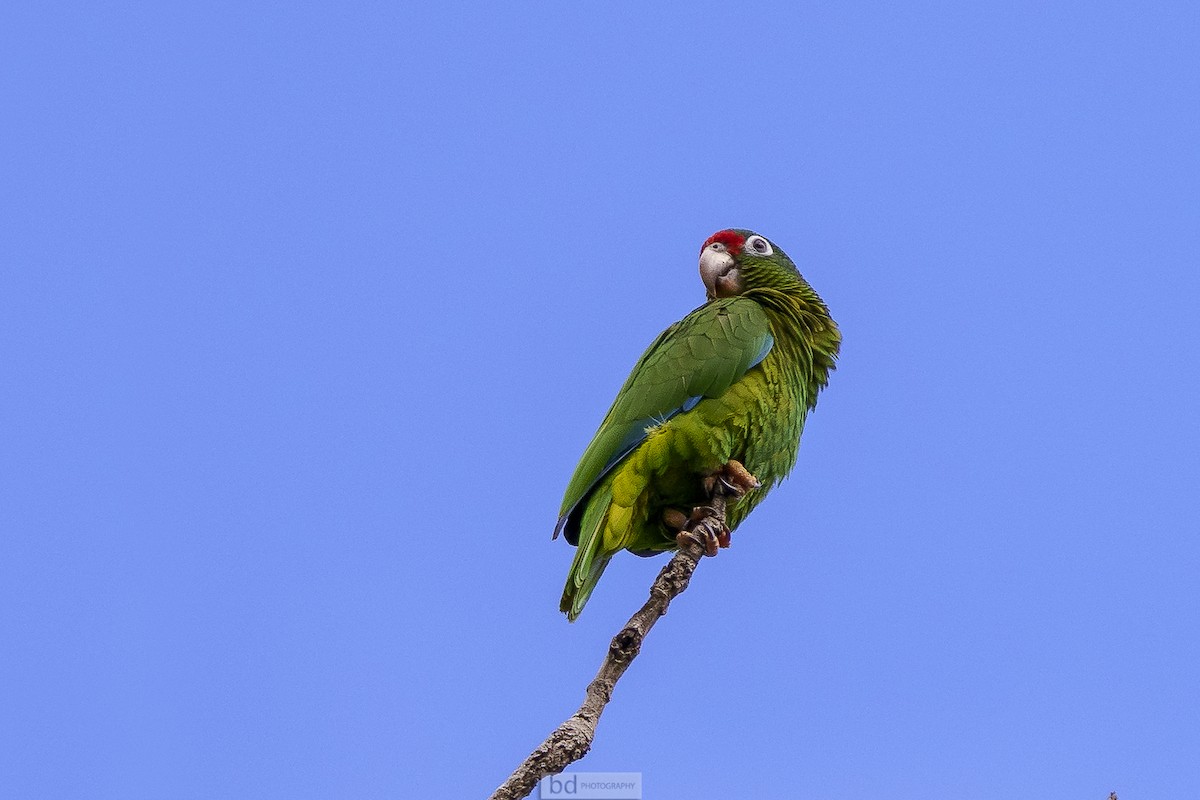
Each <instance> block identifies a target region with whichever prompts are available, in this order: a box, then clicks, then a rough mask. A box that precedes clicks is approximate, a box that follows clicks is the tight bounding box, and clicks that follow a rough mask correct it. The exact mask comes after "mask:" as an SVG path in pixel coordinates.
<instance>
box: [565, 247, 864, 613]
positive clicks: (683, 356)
mask: <svg viewBox="0 0 1200 800" xmlns="http://www.w3.org/2000/svg"><path fill="white" fill-rule="evenodd" d="M700 279H701V281H702V282H703V283H704V289H705V303H704V304H703V305H701V306H700V307H699V308H697V309H695V310H694V311H692V312H691V313H690V314H688V315H687V316H685V317H684V318H683V319H681V320H680V321H678V322H676V323H675V324H674V325H671V326H670V327H669V328H667V329H666V330H665V331H663V332H662V333H661V334H660V335H659V336H658V338H656V339H655V340H654V341H653V342H652V343H651V344H650V346H649V347H648V348H647V349H646V351H645V352H644V353H643V354H642V357H641V358H640V359H638V361H637V363H636V364H635V365H634V367H633V371H632V372H631V373H630V374H629V377H628V378H627V379H626V381H625V384H624V385H623V386H622V387H621V390H620V391H619V392H618V393H617V397H616V399H615V400H614V401H613V404H612V407H611V408H609V410H608V413H607V414H606V415H605V417H604V420H603V421H602V422H601V423H600V428H599V429H598V430H597V431H596V434H595V435H594V436H593V437H592V440H591V442H590V443H589V444H588V446H587V448H586V449H585V450H584V452H583V456H582V457H581V458H580V460H579V464H578V466H577V467H576V468H575V472H574V474H573V475H572V476H571V479H570V481H569V482H568V484H567V488H566V491H565V492H564V495H563V500H562V507H561V509H560V513H559V517H558V524H557V525H556V526H555V528H554V536H553V538H558V536H559V534H560V533H561V534H563V535H564V537H565V539H566V541H567V542H568V543H570V544H572V545H574V546H575V547H576V551H575V556H574V559H573V561H572V562H571V568H570V571H569V573H568V575H567V581H566V586H565V587H564V589H563V593H562V599H561V601H560V603H559V608H560V610H561V611H562V612H563V613H565V614H566V615H567V618H568V619H569V620H570V621H572V622H574V621H575V620H576V619H577V618H578V617H579V614H580V612H581V611H582V610H583V607H584V605H585V604H586V603H587V601H588V598H589V597H590V596H591V594H592V590H593V589H594V588H595V586H596V583H597V582H598V581H599V580H600V576H601V575H602V574H603V572H604V569H605V567H607V566H608V563H609V561H610V560H611V559H612V558H613V556H614V555H616V554H617V553H618V552H620V551H621V550H628V551H630V552H632V553H634V554H636V555H641V556H650V555H655V554H657V553H662V552H666V551H668V550H673V549H676V548H678V547H681V546H683V544H684V543H685V542H686V541H688V540H691V541H695V542H696V543H698V544H700V545H703V547H704V551H705V554H706V555H709V556H713V555H716V553H717V547H718V546H720V547H728V546H729V542H730V533H731V532H732V531H733V530H734V529H736V528H737V526H738V524H739V523H740V522H742V520H744V519H745V518H746V516H747V515H748V514H749V513H750V512H751V511H752V510H753V509H754V507H755V506H757V505H758V504H759V502H761V501H762V499H763V498H764V497H765V496H766V495H767V493H768V492H769V491H770V490H771V489H772V488H773V487H774V486H775V485H776V484H777V483H779V481H781V480H782V479H783V478H785V477H786V476H787V475H788V473H789V472H790V471H791V470H792V467H793V466H794V465H795V463H796V457H797V455H798V452H799V448H800V434H801V432H802V430H803V428H804V422H805V418H806V417H807V415H808V412H809V411H811V410H812V409H813V408H814V407H815V405H816V402H817V393H818V392H820V391H821V390H822V389H823V388H824V387H825V386H826V384H827V383H828V380H829V374H830V372H831V371H832V370H833V369H834V367H835V362H836V360H837V355H838V350H839V348H840V346H841V338H842V337H841V332H840V331H839V330H838V327H837V325H836V323H834V321H833V319H832V317H831V316H830V314H829V309H828V307H827V306H826V305H825V302H824V301H823V300H822V299H821V298H820V297H819V296H818V295H817V293H816V292H815V291H814V290H813V288H812V287H811V286H810V285H809V283H808V281H806V280H805V279H804V278H803V277H802V276H801V274H800V271H799V270H798V269H797V268H796V265H795V264H794V263H792V260H791V259H790V258H788V256H787V254H785V253H784V252H783V250H782V249H780V248H779V247H778V246H777V245H776V244H774V243H773V242H771V241H770V240H768V239H767V238H766V237H764V236H761V235H760V234H757V233H755V232H753V231H750V230H745V229H742V228H730V229H726V230H722V231H718V232H717V233H714V234H713V235H712V236H710V237H709V238H708V239H707V240H706V241H705V242H704V244H703V246H702V247H701V248H700ZM714 492H721V493H723V494H724V495H725V496H726V497H727V498H728V500H727V505H726V515H725V526H726V528H725V530H723V531H719V532H715V533H714V532H713V531H711V530H708V529H707V528H706V526H705V525H703V524H701V525H696V522H697V521H698V520H699V519H700V518H701V513H700V510H701V509H704V508H705V504H706V503H708V502H711V500H712V497H713V493H714Z"/></svg>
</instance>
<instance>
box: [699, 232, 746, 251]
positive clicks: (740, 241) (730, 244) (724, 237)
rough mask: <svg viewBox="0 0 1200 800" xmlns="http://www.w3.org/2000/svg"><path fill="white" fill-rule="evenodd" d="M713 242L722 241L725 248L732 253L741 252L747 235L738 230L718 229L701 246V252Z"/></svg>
mask: <svg viewBox="0 0 1200 800" xmlns="http://www.w3.org/2000/svg"><path fill="white" fill-rule="evenodd" d="M713 242H720V243H721V244H723V245H725V249H726V250H728V251H729V252H731V253H740V252H741V250H742V245H744V244H745V243H746V237H745V236H742V235H741V234H740V233H738V232H737V231H717V232H716V233H714V234H713V235H712V236H710V237H708V239H706V240H705V242H704V246H703V247H701V248H700V252H702V253H703V252H704V248H705V247H708V246H709V245H710V244H712V243H713Z"/></svg>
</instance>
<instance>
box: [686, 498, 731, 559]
mask: <svg viewBox="0 0 1200 800" xmlns="http://www.w3.org/2000/svg"><path fill="white" fill-rule="evenodd" d="M676 513H678V512H676ZM715 515H716V510H715V509H713V508H712V507H711V506H697V507H696V508H695V509H693V511H692V516H691V519H688V520H687V522H686V523H685V524H684V527H683V528H682V529H681V530H680V531H679V533H677V534H676V535H675V543H676V544H678V545H679V546H680V547H685V546H686V545H688V544H691V543H695V544H698V545H700V546H701V547H703V548H704V555H706V556H715V555H716V554H717V548H718V547H729V528H728V527H726V525H725V523H724V522H723V521H722V520H719V519H718V518H717V517H716V516H715ZM679 516H683V515H682V514H680V515H679Z"/></svg>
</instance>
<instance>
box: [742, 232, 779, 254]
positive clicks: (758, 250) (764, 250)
mask: <svg viewBox="0 0 1200 800" xmlns="http://www.w3.org/2000/svg"><path fill="white" fill-rule="evenodd" d="M746 249H747V250H749V251H750V252H752V253H754V254H755V255H759V256H769V255H773V254H774V253H775V250H774V249H773V248H772V247H771V243H770V242H768V241H767V240H766V239H764V238H763V237H761V236H751V237H750V238H749V239H747V240H746Z"/></svg>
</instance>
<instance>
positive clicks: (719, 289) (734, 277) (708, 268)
mask: <svg viewBox="0 0 1200 800" xmlns="http://www.w3.org/2000/svg"><path fill="white" fill-rule="evenodd" d="M700 280H702V281H704V288H705V289H706V290H707V293H708V299H709V300H714V299H716V298H718V297H732V296H733V295H735V294H739V293H740V292H741V290H742V278H741V275H740V274H739V273H738V268H737V262H736V261H734V260H733V256H731V255H729V253H727V252H725V251H724V250H713V249H712V248H711V247H706V248H704V251H703V252H702V253H700Z"/></svg>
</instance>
